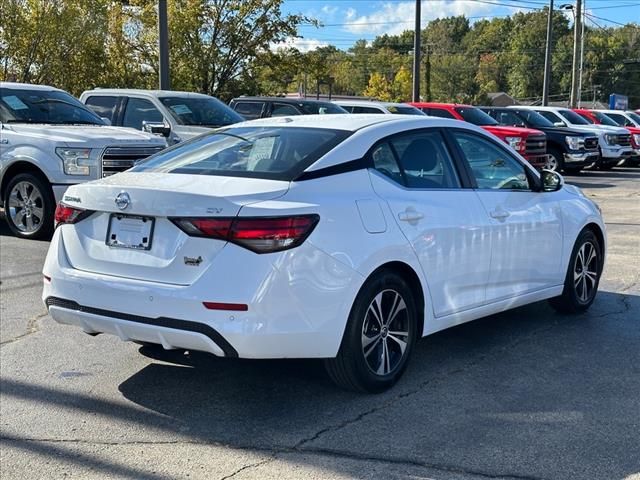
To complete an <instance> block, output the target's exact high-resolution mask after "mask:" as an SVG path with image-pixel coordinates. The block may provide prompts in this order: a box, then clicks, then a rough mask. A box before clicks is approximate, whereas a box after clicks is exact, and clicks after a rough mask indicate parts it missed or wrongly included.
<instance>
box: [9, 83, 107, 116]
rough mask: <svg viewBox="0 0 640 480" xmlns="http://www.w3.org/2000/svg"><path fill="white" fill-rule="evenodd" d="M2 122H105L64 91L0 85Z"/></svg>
mask: <svg viewBox="0 0 640 480" xmlns="http://www.w3.org/2000/svg"><path fill="white" fill-rule="evenodd" d="M0 121H2V122H3V123H44V124H50V125H104V122H103V121H102V119H101V118H100V117H98V116H97V115H96V114H95V113H93V112H92V111H91V110H89V109H88V108H87V107H85V106H84V105H83V104H82V103H80V102H79V101H78V100H76V99H75V98H73V97H72V96H71V95H69V94H68V93H67V92H62V91H59V90H39V89H38V90H36V89H34V90H22V89H12V88H3V89H2V92H1V94H0Z"/></svg>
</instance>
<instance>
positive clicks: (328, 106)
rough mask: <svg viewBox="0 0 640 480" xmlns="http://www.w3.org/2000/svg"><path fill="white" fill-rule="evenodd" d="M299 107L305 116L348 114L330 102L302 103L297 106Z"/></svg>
mask: <svg viewBox="0 0 640 480" xmlns="http://www.w3.org/2000/svg"><path fill="white" fill-rule="evenodd" d="M299 107H300V108H301V109H302V111H303V112H304V113H306V114H307V115H322V114H327V113H328V114H333V113H349V112H347V111H346V110H345V109H344V108H342V107H341V106H339V105H336V104H335V103H330V102H317V103H316V102H303V103H300V104H299Z"/></svg>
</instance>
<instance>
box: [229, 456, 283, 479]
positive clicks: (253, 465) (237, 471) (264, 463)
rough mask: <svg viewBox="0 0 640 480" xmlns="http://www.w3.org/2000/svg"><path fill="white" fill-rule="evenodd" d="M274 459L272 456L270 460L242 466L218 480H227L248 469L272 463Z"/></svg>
mask: <svg viewBox="0 0 640 480" xmlns="http://www.w3.org/2000/svg"><path fill="white" fill-rule="evenodd" d="M275 459H276V457H275V455H274V456H272V457H271V458H267V459H265V460H260V461H259V462H254V463H250V464H249V465H244V466H243V467H240V468H239V469H237V470H236V471H235V472H233V473H231V474H229V475H225V476H224V477H222V478H221V479H220V480H227V479H229V478H232V477H235V476H236V475H237V474H239V473H240V472H242V471H244V470H248V469H250V468H257V467H261V466H262V465H266V464H267V463H269V462H273V461H274V460H275Z"/></svg>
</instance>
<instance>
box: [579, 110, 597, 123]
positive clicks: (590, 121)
mask: <svg viewBox="0 0 640 480" xmlns="http://www.w3.org/2000/svg"><path fill="white" fill-rule="evenodd" d="M578 115H580V116H581V117H582V118H584V119H585V121H586V122H587V123H590V124H593V123H595V122H594V121H593V120H592V119H591V118H589V117H588V116H587V114H586V113H578Z"/></svg>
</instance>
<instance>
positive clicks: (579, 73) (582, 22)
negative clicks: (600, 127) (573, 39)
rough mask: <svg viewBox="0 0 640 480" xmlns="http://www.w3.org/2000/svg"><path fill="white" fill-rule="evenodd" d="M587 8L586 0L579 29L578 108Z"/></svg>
mask: <svg viewBox="0 0 640 480" xmlns="http://www.w3.org/2000/svg"><path fill="white" fill-rule="evenodd" d="M586 10H587V5H586V0H585V4H584V5H582V17H580V18H581V21H580V23H581V25H582V27H581V29H580V68H579V71H578V108H582V67H583V65H584V24H585V21H586V17H585V13H586Z"/></svg>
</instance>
